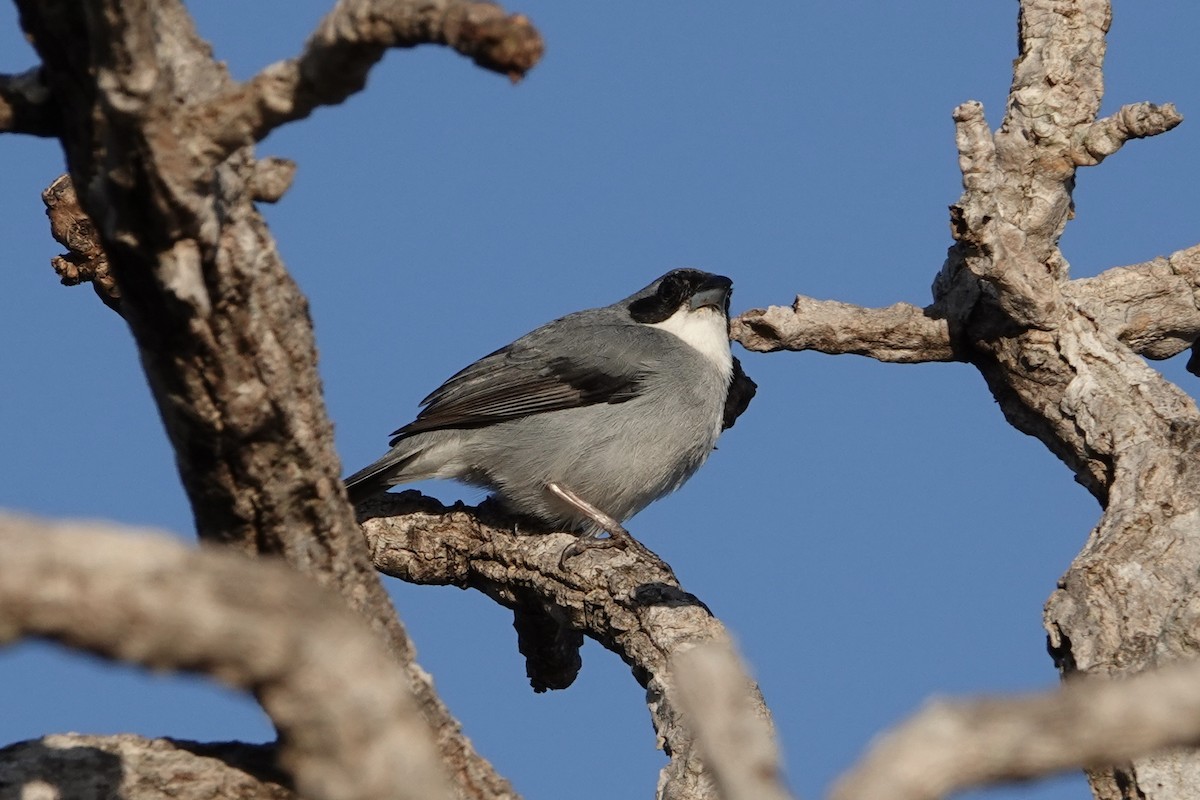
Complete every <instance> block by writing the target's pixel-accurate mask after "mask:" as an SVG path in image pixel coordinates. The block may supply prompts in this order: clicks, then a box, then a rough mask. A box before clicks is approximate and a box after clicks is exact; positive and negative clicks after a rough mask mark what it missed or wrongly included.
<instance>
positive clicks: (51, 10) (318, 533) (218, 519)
mask: <svg viewBox="0 0 1200 800" xmlns="http://www.w3.org/2000/svg"><path fill="white" fill-rule="evenodd" d="M18 6H19V8H20V11H21V20H22V23H23V24H24V25H25V26H26V33H27V35H28V36H29V38H30V40H31V42H32V43H33V45H34V46H35V48H36V49H37V51H38V54H39V55H40V56H41V58H42V62H43V65H44V67H43V74H44V77H45V81H46V84H47V85H48V86H50V88H51V91H52V94H53V96H54V98H55V102H56V104H57V106H58V108H59V111H60V113H61V115H62V118H63V120H64V124H63V130H64V134H63V147H64V150H65V152H66V154H67V162H68V167H69V169H70V175H71V179H72V181H73V182H74V184H75V185H76V186H78V187H86V191H84V190H82V189H81V192H80V196H79V202H80V204H81V205H82V207H83V209H84V211H85V212H86V213H87V215H88V216H89V217H90V218H91V219H92V220H93V221H94V222H95V228H96V230H97V231H98V232H99V235H100V237H101V239H100V242H99V244H100V246H101V249H102V250H103V252H104V253H106V254H107V256H108V262H109V267H110V269H111V272H112V275H113V276H115V278H116V281H117V285H118V287H119V289H120V295H121V313H122V315H123V316H124V318H125V319H126V320H127V321H128V323H129V326H130V329H131V330H132V332H133V335H134V337H135V339H136V341H137V344H138V348H139V355H140V356H141V361H142V365H143V367H144V369H145V371H146V375H147V379H148V382H149V384H150V387H151V390H152V392H153V394H154V398H155V401H156V403H157V405H158V408H159V412H160V414H161V416H162V419H163V422H164V425H165V427H166V430H167V433H168V436H169V437H170V440H171V443H172V445H173V447H174V449H175V453H176V462H177V464H178V465H179V467H180V477H181V478H182V481H183V485H184V488H185V489H186V491H187V494H188V498H189V500H190V502H191V506H192V510H193V513H194V514H195V518H196V528H197V532H198V534H199V535H200V537H201V538H202V539H204V540H207V541H217V542H223V543H228V544H232V545H234V546H236V547H239V548H241V549H242V550H244V551H246V552H249V553H259V554H274V555H279V556H281V557H283V558H284V559H285V560H286V561H287V562H288V563H289V564H291V565H292V566H294V567H295V568H296V569H298V570H300V571H301V572H303V573H306V574H308V575H310V576H312V577H313V578H314V579H315V580H317V581H318V582H320V583H322V584H324V585H327V586H330V587H333V588H336V589H337V591H338V592H339V593H340V594H341V595H342V597H343V598H344V600H345V601H346V602H347V603H349V604H350V606H351V607H352V608H354V609H355V610H357V611H359V612H360V613H361V614H362V616H363V617H364V618H366V619H367V620H369V621H370V623H371V624H372V625H373V626H374V627H375V630H376V631H377V632H378V633H379V635H380V637H381V639H382V640H384V641H386V642H388V643H389V645H390V646H391V647H392V648H393V651H394V652H395V654H396V656H397V660H398V662H399V663H400V664H401V665H402V667H403V669H404V672H405V674H406V676H407V678H408V680H409V681H410V684H411V686H412V688H413V690H414V692H415V693H416V694H417V697H418V699H419V701H420V703H421V706H422V710H423V711H424V713H425V715H426V718H427V719H428V720H429V721H430V724H431V725H432V726H433V727H434V728H435V731H436V736H437V740H438V743H439V746H440V747H441V749H442V753H443V757H444V759H445V762H446V764H447V766H448V770H449V772H450V773H451V774H452V775H454V777H455V779H456V781H457V783H458V788H459V789H460V791H461V792H462V793H463V795H464V796H483V797H510V796H513V790H512V788H511V786H509V785H508V783H507V781H505V780H504V779H503V778H501V777H500V776H499V775H497V774H496V773H495V771H494V770H493V769H492V767H491V765H490V764H488V763H487V762H486V761H485V760H483V759H481V758H479V756H478V755H476V754H475V753H474V751H473V749H472V748H471V745H470V743H469V742H468V741H467V740H466V738H465V737H464V736H463V735H462V732H461V729H460V726H459V725H458V723H457V722H456V721H455V720H454V719H453V718H452V717H451V716H450V714H449V713H448V711H447V710H446V708H445V706H444V705H443V704H442V703H441V702H440V700H439V699H438V697H437V695H436V693H435V692H434V691H433V688H432V685H431V683H430V680H429V677H428V676H427V675H426V674H425V673H424V672H423V671H422V670H421V669H420V668H419V667H417V666H416V665H415V663H414V661H413V653H412V649H411V646H410V644H409V641H408V638H407V636H406V634H405V632H404V629H403V627H402V626H401V625H400V623H399V621H398V619H397V618H396V614H395V610H394V609H393V608H392V605H391V601H390V599H389V598H388V596H387V594H386V592H384V591H383V588H382V586H381V584H380V581H379V577H378V575H377V574H376V573H375V571H374V569H373V568H372V566H371V563H370V559H369V556H368V554H367V552H366V547H365V545H364V544H363V541H362V535H361V532H360V530H359V528H358V526H357V525H356V524H355V521H354V517H353V513H352V510H351V508H350V506H349V504H348V503H347V501H346V498H345V493H344V489H343V487H342V483H341V472H342V470H341V464H340V462H339V460H338V458H337V454H336V452H335V450H334V446H333V431H332V426H331V425H330V423H329V418H328V414H327V413H326V409H325V406H324V401H323V398H322V396H321V381H320V377H319V374H318V371H317V356H316V347H315V343H314V340H313V332H312V323H311V320H310V318H309V314H308V304H307V302H306V300H305V298H304V296H303V295H302V293H301V292H300V290H299V288H298V287H297V286H296V284H295V283H294V281H292V279H291V277H290V276H289V275H288V273H287V271H286V269H285V268H284V265H283V264H282V262H281V261H280V259H279V254H278V252H277V250H276V248H275V247H274V242H273V241H272V239H271V236H270V233H269V231H268V230H267V227H266V225H265V223H264V222H263V220H262V217H261V216H260V215H259V213H258V211H257V209H256V208H255V206H254V201H255V199H256V198H260V197H264V196H267V197H269V196H272V195H274V194H277V193H278V189H279V187H280V185H281V181H280V180H275V179H280V178H286V175H285V174H284V172H280V171H279V170H277V169H276V170H273V171H274V172H276V174H275V175H274V176H272V178H273V180H271V181H265V180H264V177H265V176H264V174H263V172H262V169H260V168H259V167H258V166H257V164H258V162H256V160H255V159H254V158H253V154H252V153H251V152H250V150H249V149H243V150H238V151H237V152H234V153H232V154H230V155H229V156H228V157H227V158H222V159H219V160H218V159H214V158H213V157H212V156H213V151H214V145H213V143H212V141H211V139H210V138H208V133H207V131H205V130H203V129H202V128H201V126H197V125H196V124H195V123H196V120H195V118H194V116H192V115H189V114H186V113H181V111H180V110H181V109H188V108H195V107H198V106H202V105H203V104H204V103H206V102H209V101H211V100H213V99H214V98H216V97H219V96H222V95H224V94H227V93H228V92H229V91H231V90H232V89H233V88H234V87H233V83H232V81H231V80H230V78H229V76H228V74H227V73H226V72H225V70H224V67H223V66H222V65H220V64H218V63H216V62H215V61H213V59H212V53H211V49H210V48H209V46H208V45H207V43H205V42H204V41H203V40H202V39H201V38H200V37H199V35H198V34H197V33H196V31H195V26H194V23H193V20H192V19H191V17H190V16H189V15H188V13H187V9H186V8H185V7H184V6H183V4H182V3H181V2H179V0H153V2H149V1H148V0H137V1H136V2H117V0H99V2H98V4H97V3H83V4H81V3H77V2H73V0H38V2H33V0H18ZM349 6H350V7H351V8H359V9H363V8H370V6H368V5H366V4H354V3H351V4H349ZM217 149H219V148H217Z"/></svg>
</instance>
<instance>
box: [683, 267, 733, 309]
mask: <svg viewBox="0 0 1200 800" xmlns="http://www.w3.org/2000/svg"><path fill="white" fill-rule="evenodd" d="M732 291H733V282H732V281H730V280H729V279H728V278H726V277H723V276H720V275H714V276H713V280H711V281H710V282H709V283H708V284H707V285H705V286H702V287H701V288H700V289H698V290H696V293H695V294H693V295H692V299H691V301H690V303H689V305H690V306H691V309H692V311H698V310H699V309H701V308H704V307H705V306H711V307H712V308H715V309H716V310H717V311H720V312H724V311H725V310H726V309H727V308H729V295H730V293H731V292H732Z"/></svg>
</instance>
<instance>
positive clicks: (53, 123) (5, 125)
mask: <svg viewBox="0 0 1200 800" xmlns="http://www.w3.org/2000/svg"><path fill="white" fill-rule="evenodd" d="M60 124H61V123H60V120H59V116H58V112H57V109H56V108H55V106H54V102H53V100H52V98H51V97H50V89H49V88H48V87H47V86H46V84H45V82H44V81H43V80H42V72H41V70H40V69H38V68H36V67H35V68H33V69H30V70H27V71H25V72H22V73H20V74H17V75H0V133H27V134H31V135H33V136H58V134H59V133H60Z"/></svg>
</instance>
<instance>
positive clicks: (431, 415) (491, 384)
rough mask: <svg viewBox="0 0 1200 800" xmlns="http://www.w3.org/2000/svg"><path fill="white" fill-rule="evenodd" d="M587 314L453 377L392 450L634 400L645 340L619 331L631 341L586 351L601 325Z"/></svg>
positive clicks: (613, 340) (643, 370)
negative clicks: (421, 436)
mask: <svg viewBox="0 0 1200 800" xmlns="http://www.w3.org/2000/svg"><path fill="white" fill-rule="evenodd" d="M585 314H589V312H580V314H572V315H571V316H569V317H564V318H562V319H560V320H557V321H556V322H555V323H551V325H548V326H545V327H543V328H539V329H538V330H536V331H534V332H533V333H530V334H528V335H526V336H523V337H522V338H520V339H518V340H517V341H515V342H513V343H512V344H510V345H509V346H508V347H505V348H502V349H500V350H497V351H496V352H494V353H491V354H489V355H486V356H484V357H483V358H481V359H479V360H478V361H476V362H475V363H474V364H471V365H470V366H469V367H467V368H466V369H464V370H462V371H461V372H459V373H458V374H456V375H454V376H453V377H451V378H450V379H449V380H447V381H446V382H445V383H443V384H442V385H441V386H440V387H438V388H437V389H436V390H435V391H434V392H433V393H432V394H430V395H429V396H428V397H426V398H425V399H424V400H423V401H422V402H421V405H422V406H424V409H423V410H422V411H421V413H420V414H419V415H418V416H417V418H416V419H415V420H414V421H412V422H410V423H409V424H408V425H405V426H404V427H403V428H400V429H398V430H396V431H393V432H392V435H393V436H394V437H395V438H394V439H392V442H391V443H392V445H393V446H394V445H395V444H396V442H397V441H399V440H400V439H403V438H405V437H406V436H411V435H413V434H416V433H422V432H425V431H434V430H443V429H447V428H474V427H480V426H483V425H491V424H494V423H497V422H503V421H505V420H511V419H518V418H520V417H525V416H528V415H530V414H544V413H546V412H549V411H560V410H563V409H568V408H580V407H582V406H588V405H594V404H597V403H623V402H625V401H627V400H631V399H633V398H634V397H637V396H638V394H639V393H640V390H641V386H642V384H643V381H644V378H645V377H646V374H647V372H648V370H649V367H650V365H649V364H647V363H646V362H645V361H644V360H643V359H641V358H639V357H638V356H637V353H639V352H642V348H641V347H639V346H638V345H639V344H641V342H639V341H638V340H639V339H641V338H642V337H643V336H644V334H643V333H642V332H641V331H639V330H638V329H637V328H633V327H631V326H621V327H622V328H624V329H626V330H627V331H628V332H629V335H627V336H617V337H604V338H605V340H606V341H607V342H608V343H607V344H606V345H596V346H584V347H581V346H580V342H579V338H580V337H587V338H588V339H589V343H590V342H594V341H595V339H594V338H593V337H590V336H589V335H588V334H589V333H590V332H591V331H593V330H594V328H595V325H597V324H603V322H602V321H601V320H595V319H591V320H589V319H586V318H584V317H583V315H585ZM594 314H595V312H594V311H593V312H590V315H594ZM643 330H644V329H643ZM568 340H569V344H568ZM556 353H572V355H570V356H564V355H555V354H556Z"/></svg>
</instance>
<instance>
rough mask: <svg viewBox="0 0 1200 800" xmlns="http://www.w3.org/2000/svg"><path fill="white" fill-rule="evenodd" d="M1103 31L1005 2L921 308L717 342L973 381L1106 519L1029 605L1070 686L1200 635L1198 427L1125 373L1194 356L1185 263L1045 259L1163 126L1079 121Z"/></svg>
mask: <svg viewBox="0 0 1200 800" xmlns="http://www.w3.org/2000/svg"><path fill="white" fill-rule="evenodd" d="M1110 20H1111V8H1110V6H1109V3H1107V2H1104V1H1103V0H1067V1H1061V0H1023V2H1022V3H1021V12H1020V19H1019V31H1018V41H1019V48H1020V53H1019V56H1018V58H1017V60H1016V62H1015V63H1014V75H1013V84H1012V87H1011V90H1010V93H1009V101H1008V107H1007V111H1006V114H1005V117H1004V120H1003V122H1002V123H1001V125H1000V127H999V129H998V130H997V131H996V132H995V133H994V134H993V132H992V131H991V130H989V128H988V126H987V123H986V121H985V120H984V116H983V108H982V107H981V106H980V105H979V104H978V103H974V102H969V103H964V104H963V105H961V106H959V107H958V108H957V109H956V110H955V114H954V120H955V126H956V132H957V135H956V141H957V145H958V152H959V165H960V168H961V170H962V174H963V187H964V190H965V191H964V193H963V196H962V198H961V199H960V200H959V201H958V203H956V204H955V205H954V206H952V207H951V226H952V232H953V235H954V238H955V240H956V243H955V245H954V246H953V247H952V248H951V250H950V253H949V257H948V258H947V260H946V262H945V264H944V266H943V267H942V269H941V271H940V272H939V274H938V275H937V278H936V280H935V281H934V287H933V289H934V302H933V304H932V305H931V306H930V307H929V308H927V309H925V310H924V311H923V312H921V313H918V312H917V311H916V310H915V309H900V311H899V312H896V311H893V312H892V314H891V321H890V322H889V324H888V325H887V326H884V327H886V328H887V334H886V336H881V335H879V334H877V333H873V332H871V333H868V334H867V335H864V336H862V337H855V336H844V335H843V336H841V337H838V336H832V335H830V333H829V332H828V330H827V329H830V326H828V322H827V318H828V316H829V314H830V312H831V311H833V312H834V313H836V314H838V315H839V316H840V317H841V318H842V319H851V318H858V319H866V320H868V322H869V326H870V327H869V328H868V330H870V331H873V330H874V329H875V328H878V327H879V326H878V324H877V321H878V320H879V319H880V318H881V316H882V312H876V311H868V310H866V309H846V308H840V307H838V306H833V305H831V304H826V305H824V306H813V305H812V304H811V303H808V302H800V301H798V305H797V307H796V309H797V310H798V311H807V310H809V309H813V308H815V309H816V310H817V312H818V315H817V318H818V319H819V320H820V322H819V323H817V324H818V325H820V326H821V327H816V326H814V325H811V324H810V323H809V321H808V320H806V319H803V318H802V317H801V316H800V315H799V314H798V313H793V314H791V315H789V314H788V312H787V311H786V310H784V309H769V310H767V311H754V312H749V313H748V314H746V315H743V317H742V319H740V320H738V321H737V322H736V323H735V326H734V335H735V337H736V338H738V340H739V341H742V342H743V343H744V344H746V346H748V347H751V348H754V349H760V350H766V349H780V348H788V347H792V348H801V347H812V348H815V349H823V350H825V351H826V352H861V353H864V354H867V355H872V356H875V357H877V358H881V359H883V360H904V361H917V360H948V359H949V358H953V359H956V360H962V361H967V362H969V363H971V364H973V365H974V366H975V367H976V368H978V369H979V371H980V373H981V374H982V375H983V377H984V379H985V380H986V381H987V384H988V386H989V388H990V389H991V391H992V394H993V395H994V397H995V398H996V401H997V402H998V403H999V405H1000V409H1001V411H1002V412H1003V413H1004V415H1005V417H1006V418H1007V419H1008V421H1009V422H1010V423H1011V424H1012V425H1013V426H1014V427H1015V428H1017V429H1018V430H1020V431H1023V432H1025V433H1028V434H1030V435H1032V436H1035V437H1037V438H1038V439H1039V440H1041V441H1042V442H1043V443H1044V444H1045V445H1046V446H1047V447H1048V448H1049V449H1050V450H1051V452H1053V453H1054V454H1055V455H1057V456H1058V457H1059V458H1060V459H1062V461H1063V462H1064V463H1065V464H1066V465H1067V466H1068V467H1069V468H1070V469H1071V470H1072V471H1073V472H1074V473H1075V476H1076V479H1077V480H1078V481H1079V482H1080V483H1081V484H1082V485H1083V486H1085V487H1086V488H1087V489H1088V490H1089V491H1090V492H1091V493H1092V495H1093V496H1094V497H1095V498H1096V500H1097V501H1098V502H1099V503H1100V505H1101V507H1102V508H1103V510H1104V513H1103V516H1102V518H1101V521H1100V524H1099V525H1098V526H1097V527H1096V529H1095V530H1094V531H1092V534H1091V536H1090V537H1089V538H1088V542H1087V545H1086V546H1085V548H1084V550H1083V552H1082V553H1080V555H1079V556H1078V557H1077V558H1076V560H1075V561H1074V563H1073V564H1072V565H1071V567H1070V569H1069V570H1068V571H1067V573H1066V575H1064V576H1063V578H1062V580H1061V581H1060V583H1059V588H1058V590H1057V591H1056V592H1055V593H1054V594H1053V595H1052V596H1051V598H1050V600H1049V602H1048V603H1047V606H1046V613H1045V624H1046V629H1047V631H1048V633H1049V645H1050V650H1051V654H1052V655H1053V657H1054V660H1055V663H1056V665H1057V666H1058V667H1059V669H1060V670H1061V671H1062V673H1063V675H1064V677H1068V678H1069V677H1070V676H1072V675H1074V674H1077V673H1082V674H1087V675H1128V674H1133V673H1137V672H1141V671H1143V670H1146V669H1148V668H1150V667H1153V666H1155V665H1158V664H1164V663H1168V662H1171V661H1174V660H1177V659H1181V658H1186V657H1190V656H1194V655H1195V654H1196V652H1197V646H1196V637H1195V635H1194V633H1193V631H1194V630H1195V626H1196V624H1197V622H1198V621H1200V618H1198V615H1200V604H1198V603H1197V602H1196V596H1197V595H1196V582H1197V579H1196V575H1197V574H1200V535H1198V533H1197V531H1198V523H1200V490H1198V489H1197V486H1198V485H1200V484H1198V483H1197V478H1200V474H1198V472H1200V466H1198V464H1200V460H1198V459H1197V451H1198V449H1200V413H1198V412H1197V408H1196V404H1195V403H1194V402H1193V401H1192V399H1191V398H1190V397H1188V396H1187V395H1186V394H1185V393H1184V392H1182V391H1181V390H1180V389H1179V388H1178V387H1176V386H1174V385H1173V384H1171V383H1170V382H1169V381H1167V380H1166V379H1165V378H1164V377H1163V376H1162V375H1161V374H1159V373H1158V372H1156V371H1155V370H1153V369H1151V368H1150V367H1149V366H1148V365H1147V364H1146V362H1145V361H1144V360H1143V358H1141V357H1139V353H1140V354H1145V355H1146V356H1147V357H1150V358H1164V357H1167V356H1169V355H1173V354H1174V353H1177V352H1179V351H1181V350H1182V349H1184V348H1185V347H1187V346H1189V345H1191V344H1192V343H1194V342H1195V341H1196V336H1197V331H1198V330H1200V329H1198V326H1197V323H1198V322H1200V318H1198V317H1197V311H1196V303H1195V297H1196V294H1195V293H1196V289H1197V281H1196V272H1195V265H1196V260H1197V250H1198V248H1196V247H1193V248H1189V249H1188V250H1186V251H1182V252H1180V253H1176V254H1175V255H1173V256H1171V257H1170V258H1169V259H1166V260H1163V259H1159V260H1156V261H1154V262H1151V263H1148V264H1144V265H1139V266H1136V267H1125V268H1120V269H1116V270H1111V271H1109V272H1107V273H1104V274H1103V275H1100V276H1098V277H1096V278H1092V279H1088V280H1077V281H1071V280H1070V279H1069V275H1068V264H1067V262H1066V259H1065V258H1063V255H1062V253H1061V252H1060V251H1059V249H1058V240H1059V237H1060V236H1061V234H1062V231H1063V229H1064V227H1065V226H1066V224H1067V222H1068V221H1069V219H1070V218H1071V215H1072V213H1073V207H1072V201H1071V193H1072V191H1073V189H1074V183H1075V171H1076V169H1077V168H1079V167H1081V166H1092V165H1096V164H1099V163H1100V161H1102V160H1103V159H1104V158H1105V157H1107V156H1108V155H1111V154H1112V153H1114V152H1116V150H1117V149H1118V148H1120V147H1121V146H1122V145H1123V144H1124V143H1125V142H1127V141H1128V140H1130V139H1136V138H1142V137H1145V136H1151V135H1154V134H1158V133H1163V132H1165V131H1168V130H1170V129H1171V128H1173V127H1174V126H1175V125H1177V124H1178V123H1179V122H1180V121H1181V117H1180V116H1179V115H1178V113H1177V112H1176V111H1175V109H1174V107H1173V106H1171V105H1163V106H1155V105H1151V104H1149V103H1136V104H1133V105H1127V106H1125V107H1123V108H1122V109H1121V110H1120V111H1119V112H1118V113H1117V114H1114V115H1113V116H1111V117H1108V118H1105V119H1097V116H1096V115H1097V112H1098V111H1099V108H1100V100H1101V97H1102V95H1103V88H1104V87H1103V72H1102V69H1103V63H1104V52H1105V35H1106V33H1107V32H1108V26H1109V23H1110ZM897 317H901V318H902V319H901V320H900V322H899V323H896V322H895V318H897ZM847 339H849V340H850V341H846V340H847ZM1089 777H1090V780H1091V782H1092V787H1093V790H1094V791H1095V793H1096V796H1097V797H1098V798H1100V800H1116V799H1117V798H1135V797H1136V798H1154V799H1158V798H1162V800H1166V798H1172V799H1173V800H1177V799H1178V798H1182V797H1190V796H1192V795H1193V794H1194V792H1195V787H1196V786H1197V785H1200V757H1198V755H1197V753H1196V752H1195V751H1193V750H1174V751H1170V752H1168V753H1165V754H1159V755H1153V756H1148V757H1142V758H1138V759H1135V760H1134V761H1133V762H1132V763H1130V764H1127V765H1125V766H1120V767H1115V768H1112V767H1103V768H1096V769H1093V770H1092V771H1090V772H1089Z"/></svg>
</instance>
